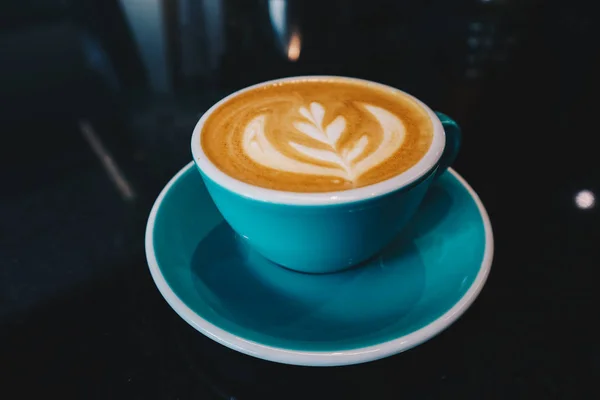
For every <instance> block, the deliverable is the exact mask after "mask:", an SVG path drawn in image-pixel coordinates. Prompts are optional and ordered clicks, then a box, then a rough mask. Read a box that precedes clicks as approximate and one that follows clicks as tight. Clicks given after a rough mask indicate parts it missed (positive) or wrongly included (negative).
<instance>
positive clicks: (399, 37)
mask: <svg viewBox="0 0 600 400" xmlns="http://www.w3.org/2000/svg"><path fill="white" fill-rule="evenodd" d="M599 30H600V24H598V22H597V15H596V14H595V13H594V8H593V2H584V1H569V2H565V1H542V0H523V1H516V0H452V1H448V0H425V1H419V0H398V1H380V0H369V1H356V2H355V1H346V0H318V1H317V0H305V1H301V0H3V1H2V2H0V129H1V132H2V133H1V135H2V144H1V145H0V182H2V189H1V190H0V193H2V194H1V196H0V360H2V363H1V364H3V366H2V367H0V369H4V370H5V371H4V372H2V371H0V391H1V390H9V389H8V388H11V389H10V390H13V389H14V390H18V391H19V392H20V393H21V395H22V398H33V396H34V395H35V394H38V393H42V392H43V393H46V394H61V395H62V396H63V397H64V398H103V399H104V398H142V397H144V398H165V399H166V398H169V399H171V398H172V399H175V398H181V399H184V398H192V397H194V398H198V397H200V398H231V399H232V398H248V397H254V396H255V397H258V398H265V397H268V396H271V395H274V396H281V397H288V395H287V394H284V391H285V390H286V388H287V389H288V390H289V389H290V388H293V392H294V393H295V394H296V395H298V394H299V393H304V392H302V390H305V391H306V393H309V394H310V395H311V396H314V395H318V394H322V395H327V396H330V397H331V396H333V397H334V398H335V397H338V395H339V396H341V394H343V393H346V394H344V396H345V397H352V396H358V397H364V398H375V397H385V398H397V397H400V396H405V397H407V398H445V397H452V398H530V397H531V396H534V395H539V396H542V397H543V398H592V397H594V396H591V397H587V396H588V395H589V394H590V393H592V392H593V391H592V392H590V391H588V386H587V385H588V384H589V383H590V382H591V381H592V379H593V378H594V377H596V378H597V377H599V376H598V370H599V364H600V356H599V351H598V345H597V342H596V341H595V339H594V338H596V337H597V336H596V335H597V328H594V327H593V326H591V324H590V319H591V320H594V319H597V318H594V317H593V315H597V312H596V311H593V310H594V309H593V308H592V304H598V302H597V297H593V296H594V293H595V292H596V291H595V290H594V287H593V286H594V284H595V281H594V279H593V277H592V275H593V273H594V270H595V267H597V266H598V264H599V263H600V257H599V254H598V250H597V242H598V239H600V235H599V231H598V212H597V210H596V208H595V207H594V204H593V203H592V204H591V205H590V204H589V202H588V203H586V204H587V205H585V204H584V205H583V206H582V204H581V203H579V204H578V203H577V202H575V201H574V198H575V196H576V195H577V194H578V193H581V192H582V191H584V190H586V191H588V192H589V193H591V195H592V197H591V198H592V199H594V198H595V197H594V196H595V193H598V190H600V187H599V182H600V169H599V167H598V164H597V162H595V159H596V156H597V148H596V146H594V143H595V141H594V140H595V136H596V131H597V122H596V121H595V117H596V115H595V110H596V109H597V108H598V105H599V104H598V99H597V93H598V79H597V76H596V75H597V71H598V70H599V68H598V67H599V66H600V60H599V57H600V51H599V50H600V47H599V45H598V41H597V38H598V37H600V35H599V33H600V32H599ZM302 74H335V75H346V76H355V77H361V78H366V79H371V80H375V81H378V82H382V83H386V84H389V85H392V86H396V87H398V88H401V89H403V90H406V91H408V92H409V93H411V94H413V95H415V96H417V97H419V98H420V99H422V100H423V101H425V102H426V103H427V104H429V105H430V106H431V107H432V108H434V109H436V110H440V111H443V112H445V113H447V114H449V115H451V116H453V117H454V118H455V119H456V120H457V121H458V122H459V123H460V124H461V126H462V127H463V131H464V147H463V149H462V152H461V155H460V157H459V159H458V161H457V163H456V165H455V168H456V169H457V170H458V172H460V173H461V174H462V175H463V176H464V177H465V178H466V179H467V180H468V181H469V182H470V184H471V185H472V186H473V187H474V189H475V190H476V191H477V192H478V193H479V195H480V197H481V198H482V200H483V202H484V204H485V205H486V207H487V209H488V212H489V214H490V217H491V220H492V224H493V226H494V230H495V236H496V247H497V250H496V255H495V260H494V266H493V272H492V276H491V278H490V281H489V283H488V285H487V287H486V289H485V290H484V291H483V293H482V295H481V297H480V299H478V301H477V302H476V303H475V305H474V306H473V309H472V310H470V311H469V312H468V313H467V314H466V315H465V316H464V317H463V318H462V319H461V320H460V321H459V322H458V323H457V324H456V325H455V326H454V327H453V328H451V329H450V330H449V331H448V332H446V333H444V334H442V335H441V336H440V337H439V338H436V339H434V340H433V341H432V343H430V344H427V345H425V346H422V348H421V347H420V348H418V349H414V350H412V351H410V352H408V353H406V354H405V355H400V356H397V357H394V358H392V359H390V360H386V361H382V362H379V363H375V364H371V365H368V366H363V367H360V368H359V367H356V368H354V369H345V370H343V371H333V372H332V371H329V372H319V373H313V372H312V371H310V372H307V371H306V370H304V369H302V370H301V371H300V370H299V369H289V368H283V367H281V368H279V367H278V366H274V365H272V364H270V363H263V362H258V361H254V360H249V359H248V357H245V356H241V355H237V354H234V353H233V352H231V351H229V350H225V349H223V348H221V347H220V346H219V345H216V344H213V343H212V342H210V341H209V340H208V339H205V338H204V337H202V336H201V335H200V334H198V333H197V332H195V331H193V329H191V328H189V327H188V326H187V325H186V324H185V323H184V322H183V321H180V320H179V319H178V317H177V316H176V315H175V314H174V312H172V311H171V310H170V309H169V308H168V306H167V305H166V303H165V302H164V301H163V300H162V298H161V297H160V295H159V293H158V291H157V290H156V288H155V287H154V286H153V283H152V280H151V278H150V275H149V273H148V271H147V269H146V265H145V259H144V253H143V239H142V238H143V232H144V227H145V221H146V218H147V215H148V212H149V210H150V207H151V205H152V203H153V201H154V199H155V197H156V195H157V194H158V192H159V191H160V189H161V188H162V186H163V185H164V184H165V183H166V181H167V180H168V179H169V177H170V176H171V175H172V174H174V173H175V172H176V171H177V170H179V169H180V168H181V167H182V166H183V165H185V164H186V163H187V162H188V161H189V160H190V159H191V155H190V151H189V139H190V136H191V130H192V128H193V126H194V124H195V123H196V121H197V120H198V118H199V117H200V115H201V114H202V113H203V112H204V111H205V110H206V109H207V108H208V107H210V106H211V105H212V104H213V103H214V102H216V101H217V100H219V99H220V98H222V97H223V96H225V95H226V94H229V93H231V92H232V91H235V90H237V89H240V88H242V87H244V86H247V85H250V84H253V83H257V82H260V81H263V80H267V79H273V78H277V77H283V76H293V75H302ZM588 192H586V193H588ZM588 197H589V196H588ZM573 330H575V331H576V332H574V331H573ZM168 342H177V343H180V346H178V347H176V348H173V347H171V346H169V345H167V343H168ZM182 343H183V344H182ZM467 348H468V349H469V350H467ZM458 349H461V350H460V351H459V350H458ZM457 359H458V360H459V361H458V364H455V363H456V362H457V361H456V360H457ZM361 368H362V369H361ZM249 371H251V372H249ZM304 374H307V375H304ZM319 374H321V375H319ZM398 375H403V376H402V377H403V379H405V380H406V382H402V384H400V383H399V382H396V379H397V378H396V376H398ZM273 376H277V377H278V378H277V382H273V380H272V379H270V378H269V377H273ZM293 376H300V377H301V378H293ZM305 377H308V378H305ZM352 377H362V378H361V379H366V381H365V382H366V383H365V385H366V387H367V388H364V389H361V390H359V389H358V386H356V385H358V383H357V382H358V381H359V380H358V379H355V378H352ZM294 379H296V380H294ZM297 379H301V380H303V379H308V380H310V381H311V382H325V385H326V387H327V389H324V390H325V391H322V390H317V389H315V387H314V386H313V385H310V384H309V385H302V384H298V381H297ZM3 380H4V382H3ZM332 382H333V383H332ZM3 388H5V389H3ZM7 393H8V392H7ZM332 393H333V394H332ZM307 395H308V394H307ZM5 396H6V398H13V396H8V395H6V394H0V397H5ZM303 396H304V395H303Z"/></svg>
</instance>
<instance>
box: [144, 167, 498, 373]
mask: <svg viewBox="0 0 600 400" xmlns="http://www.w3.org/2000/svg"><path fill="white" fill-rule="evenodd" d="M492 253H493V238H492V230H491V225H490V221H489V219H488V216H487V213H486V211H485V209H484V207H483V205H482V204H481V201H480V200H479V198H478V197H477V194H476V193H475V192H474V191H473V189H471V187H469V185H468V184H467V183H466V182H465V180H464V179H463V178H461V177H460V176H459V175H458V174H457V173H456V172H454V171H453V170H448V172H447V173H445V174H444V175H442V176H441V177H440V179H438V180H437V181H436V182H434V184H433V185H432V187H431V189H430V190H429V192H428V194H427V196H426V198H425V200H424V201H423V204H422V205H421V207H420V209H419V211H418V212H417V214H416V216H415V217H414V218H413V219H412V220H411V222H410V224H409V226H408V227H406V228H405V229H404V230H403V233H402V234H401V235H400V236H399V237H398V238H397V239H396V240H395V241H394V242H393V243H392V244H391V245H390V246H389V247H388V248H387V249H386V250H385V251H383V252H382V253H381V254H380V255H379V256H377V257H375V258H374V259H372V260H371V261H369V262H367V263H365V264H364V265H361V266H359V267H356V268H353V269H350V270H347V271H344V272H340V273H335V274H328V275H309V274H302V273H298V272H293V271H290V270H287V269H285V268H282V267H279V266H277V265H276V264H273V263H271V262H270V261H268V260H266V259H264V258H263V257H262V256H260V255H258V254H257V253H256V252H254V251H253V250H252V248H250V247H248V245H247V244H246V242H245V241H244V239H242V238H240V237H239V236H237V235H236V234H235V233H234V232H233V231H232V230H231V228H229V226H228V225H227V224H226V223H225V222H224V221H223V217H222V216H221V215H220V214H219V212H218V211H217V209H216V207H215V206H214V204H213V203H212V201H211V198H210V196H209V195H208V193H207V191H206V189H205V187H204V185H203V183H202V179H201V177H200V174H199V172H198V171H197V169H196V167H195V166H194V164H193V163H190V164H188V165H187V166H186V167H184V168H183V169H182V170H181V171H180V172H179V173H178V174H177V175H175V176H174V177H173V178H172V179H171V181H170V182H169V183H168V184H167V185H166V187H165V188H164V189H163V191H162V192H161V193H160V195H159V196H158V198H157V199H156V202H155V204H154V207H153V208H152V212H151V213H150V217H149V219H148V225H147V228H146V255H147V259H148V264H149V267H150V272H151V273H152V277H153V278H154V281H155V283H156V286H157V287H158V289H159V290H160V292H161V293H162V295H163V296H164V298H165V299H166V300H167V302H168V303H169V305H170V306H171V307H172V308H173V309H174V310H175V312H177V313H178V314H179V315H180V316H181V317H182V318H183V319H184V320H185V321H187V322H188V323H189V324H190V325H192V326H193V327H194V328H196V329H197V330H198V331H200V332H202V333H203V334H205V335H206V336H208V337H209V338H211V339H213V340H215V341H217V342H219V343H221V344H223V345H225V346H227V347H230V348H232V349H234V350H237V351H239V352H242V353H245V354H249V355H251V356H254V357H259V358H262V359H266V360H270V361H276V362H281V363H287V364H296V365H311V366H333V365H347V364H356V363H361V362H366V361H372V360H376V359H380V358H383V357H387V356H390V355H393V354H396V353H399V352H402V351H404V350H407V349H409V348H411V347H414V346H416V345H418V344H420V343H422V342H424V341H426V340H428V339H430V338H432V337H433V336H435V335H436V334H437V333H439V332H440V331H442V330H443V329H445V328H447V327H448V326H449V325H450V324H452V322H454V321H455V320H456V319H457V318H458V317H459V316H460V315H462V314H463V313H464V312H465V310H466V309H467V308H468V307H469V306H470V305H471V304H472V303H473V301H474V300H475V298H476V297H477V295H478V294H479V292H480V291H481V289H482V287H483V285H484V284H485V281H486V279H487V276H488V274H489V271H490V266H491V263H492Z"/></svg>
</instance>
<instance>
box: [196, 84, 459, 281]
mask: <svg viewBox="0 0 600 400" xmlns="http://www.w3.org/2000/svg"><path fill="white" fill-rule="evenodd" d="M293 80H338V81H348V82H355V83H361V84H364V85H369V86H370V87H377V88H378V89H382V90H387V91H391V92H396V93H399V94H403V95H404V96H406V97H408V98H410V99H412V100H413V101H414V102H416V103H417V104H418V105H420V106H421V107H422V108H423V109H424V110H425V112H426V113H427V115H428V116H429V118H430V120H431V124H432V127H433V136H432V141H431V145H430V146H429V149H428V150H427V151H426V153H425V154H424V155H423V157H422V158H421V159H420V160H419V161H417V162H416V164H414V165H413V166H412V167H410V168H409V169H408V170H406V171H403V172H401V173H400V174H397V175H395V176H393V177H391V178H389V179H386V180H383V181H380V182H377V183H374V184H372V185H368V186H363V187H358V188H355V189H349V190H342V191H332V192H325V193H323V192H318V193H305V192H290V191H280V190H273V189H267V188H265V187H260V186H256V185H252V184H249V183H246V182H243V181H241V180H238V179H235V178H234V177H232V176H230V175H228V174H226V173H225V172H223V171H222V170H221V169H219V168H218V167H217V166H216V165H215V164H214V163H213V162H211V160H210V159H209V157H208V156H207V155H206V153H205V152H204V151H203V149H202V145H201V140H202V130H203V127H204V124H205V122H206V121H207V119H208V118H209V117H210V116H211V115H212V114H213V113H214V112H215V111H216V110H219V108H220V107H221V106H222V105H223V104H224V103H225V102H227V101H229V100H230V99H232V98H234V97H236V96H239V95H240V94H243V93H244V92H246V91H251V90H255V89H259V88H261V87H262V86H268V85H273V84H278V83H281V84H284V83H286V82H288V81H293ZM460 136H461V135H460V129H459V127H458V125H457V124H456V123H455V122H454V121H453V120H451V119H450V118H449V117H447V116H445V115H444V114H441V113H435V112H433V111H432V110H431V109H430V108H429V107H427V106H426V105H425V104H423V103H422V102H421V101H419V100H418V99H416V98H414V97H412V96H410V95H408V94H406V93H404V92H401V91H399V90H398V89H395V88H392V87H389V86H386V85H382V84H378V83H374V82H369V81H365V80H360V79H355V78H344V77H331V76H304V77H294V78H284V79H279V80H275V81H269V82H264V83H261V84H258V85H254V86H251V87H248V88H246V89H242V90H240V91H237V92H235V93H233V94H231V95H229V96H227V97H226V98H224V99H223V100H221V101H220V102H218V103H217V104H215V105H214V106H213V107H211V108H210V109H209V110H208V111H207V112H206V113H205V114H204V115H203V116H202V117H201V118H200V121H199V122H198V123H197V125H196V127H195V128H194V132H193V135H192V141H191V148H192V155H193V157H194V162H195V164H196V166H197V168H198V170H199V171H200V174H201V175H202V178H203V180H204V183H205V185H206V187H207V189H208V192H209V193H210V196H211V197H212V199H213V201H214V203H215V205H216V206H217V208H218V209H219V211H220V212H221V214H222V215H223V217H224V218H225V220H226V221H227V223H228V224H229V225H230V226H231V228H232V229H233V230H234V231H235V232H237V233H238V234H239V236H240V237H241V238H242V240H246V241H247V242H248V244H249V245H251V246H252V247H253V248H254V249H255V250H256V251H257V252H258V253H259V254H261V255H262V256H264V257H266V258H267V259H269V260H271V261H273V262H275V263H277V264H279V265H281V266H284V267H286V268H289V269H292V270H296V271H300V272H306V273H329V272H336V271H341V270H344V269H346V268H349V267H352V266H355V265H357V264H360V263H361V262H364V261H366V260H368V259H370V258H372V257H374V256H375V255H376V254H377V253H378V252H380V251H381V250H382V249H383V248H384V247H385V246H386V245H387V244H389V243H390V242H391V241H392V239H394V237H396V236H397V235H398V234H399V233H400V232H401V230H402V228H403V227H404V226H405V225H406V224H407V222H408V221H409V220H410V218H411V217H412V216H413V215H414V213H415V212H416V211H417V208H418V207H419V204H420V203H421V201H422V200H423V198H424V196H425V194H426V192H427V190H428V189H429V186H430V185H431V183H432V182H433V181H434V180H435V179H436V177H438V176H439V175H440V174H442V173H443V172H444V171H445V170H446V168H448V167H449V166H450V164H451V163H452V162H453V161H454V159H455V157H456V155H457V152H458V149H459V146H460V140H461V137H460Z"/></svg>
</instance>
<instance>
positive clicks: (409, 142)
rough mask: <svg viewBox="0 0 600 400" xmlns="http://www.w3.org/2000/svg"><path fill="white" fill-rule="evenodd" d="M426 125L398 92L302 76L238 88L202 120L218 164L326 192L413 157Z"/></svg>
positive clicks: (389, 172)
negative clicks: (237, 90)
mask: <svg viewBox="0 0 600 400" xmlns="http://www.w3.org/2000/svg"><path fill="white" fill-rule="evenodd" d="M432 138H433V126H432V123H431V121H430V119H429V116H428V115H427V113H426V111H425V110H424V109H423V108H422V107H421V106H420V105H419V104H418V103H416V102H415V101H414V100H413V99H412V98H410V97H408V96H406V95H404V94H403V93H401V92H397V91H394V90H390V89H386V88H381V87H379V86H375V85H371V84H368V83H361V82H356V81H352V80H344V79H343V78H340V79H326V80H315V79H301V80H294V81H286V82H279V83H274V84H271V85H267V86H262V87H258V88H255V89H251V90H249V91H246V92H243V93H241V94H239V95H237V96H234V97H232V98H231V99H229V100H228V101H226V102H225V103H223V104H222V105H220V106H219V107H218V108H217V109H216V110H215V111H214V112H213V113H212V114H211V115H210V116H209V118H208V119H207V120H206V122H205V124H204V126H203V127H202V133H201V145H202V148H203V150H204V152H205V153H206V155H207V156H208V158H209V159H210V161H211V162H212V163H213V164H215V165H216V166H217V167H218V168H219V169H221V170H222V171H223V172H225V173H226V174H228V175H230V176H232V177H233V178H236V179H238V180H241V181H244V182H247V183H250V184H253V185H257V186H261V187H265V188H269V189H276V190H285V191H293V192H328V191H338V190H347V189H352V188H357V187H361V186H366V185H370V184H374V183H377V182H380V181H383V180H386V179H389V178H391V177H393V176H395V175H398V174H400V173H402V172H404V171H406V170H407V169H408V168H410V167H412V166H413V165H415V164H416V163H417V162H418V161H419V160H420V159H421V158H422V157H423V156H424V155H425V153H426V152H427V150H428V149H429V146H430V145H431V142H432Z"/></svg>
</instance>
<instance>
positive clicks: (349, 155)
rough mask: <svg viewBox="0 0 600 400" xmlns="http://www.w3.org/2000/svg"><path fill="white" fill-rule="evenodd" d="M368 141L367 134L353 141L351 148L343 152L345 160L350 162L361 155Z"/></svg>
mask: <svg viewBox="0 0 600 400" xmlns="http://www.w3.org/2000/svg"><path fill="white" fill-rule="evenodd" d="M368 143H369V138H367V136H363V137H361V138H360V139H359V140H358V141H357V142H356V143H354V146H352V149H348V150H346V151H345V152H344V158H345V159H346V162H352V161H354V160H355V159H356V157H358V156H359V155H361V154H362V152H363V151H364V150H365V147H367V144H368Z"/></svg>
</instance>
